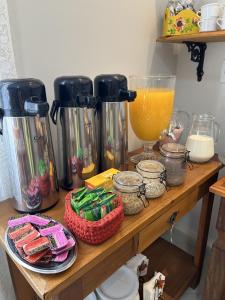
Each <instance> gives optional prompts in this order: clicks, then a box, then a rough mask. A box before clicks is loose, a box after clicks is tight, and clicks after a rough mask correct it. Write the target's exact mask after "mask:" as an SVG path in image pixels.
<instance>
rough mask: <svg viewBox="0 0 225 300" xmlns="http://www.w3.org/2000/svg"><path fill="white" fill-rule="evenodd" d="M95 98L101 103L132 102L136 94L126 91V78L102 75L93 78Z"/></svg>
mask: <svg viewBox="0 0 225 300" xmlns="http://www.w3.org/2000/svg"><path fill="white" fill-rule="evenodd" d="M94 87H95V96H96V97H97V99H99V101H101V102H123V101H129V102H131V101H134V100H135V98H136V96H137V93H136V92H135V91H129V90H128V89H127V78H126V77H125V76H124V75H120V74H103V75H99V76H97V77H95V80H94Z"/></svg>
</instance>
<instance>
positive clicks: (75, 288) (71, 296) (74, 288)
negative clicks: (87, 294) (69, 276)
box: [52, 279, 84, 300]
mask: <svg viewBox="0 0 225 300" xmlns="http://www.w3.org/2000/svg"><path fill="white" fill-rule="evenodd" d="M75 299H76V300H83V299H84V297H83V289H82V280H81V279H79V280H77V281H76V282H74V283H73V284H72V285H70V286H68V287H67V288H66V289H65V290H63V291H62V292H60V293H59V294H58V295H57V296H55V297H53V298H52V300H75Z"/></svg>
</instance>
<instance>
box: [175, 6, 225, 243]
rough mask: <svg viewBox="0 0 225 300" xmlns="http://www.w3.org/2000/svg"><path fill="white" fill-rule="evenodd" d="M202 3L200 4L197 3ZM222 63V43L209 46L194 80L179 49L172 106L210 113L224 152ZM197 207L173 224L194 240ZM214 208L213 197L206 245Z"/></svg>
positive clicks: (185, 55)
mask: <svg viewBox="0 0 225 300" xmlns="http://www.w3.org/2000/svg"><path fill="white" fill-rule="evenodd" d="M205 2H206V1H202V2H201V3H205ZM207 2H210V1H207ZM211 2H212V1H211ZM220 2H224V1H220ZM224 60H225V44H224V43H213V44H210V43H209V44H208V48H207V50H206V57H205V65H204V72H205V75H204V77H203V80H202V82H197V80H196V67H197V64H195V63H193V62H191V61H190V53H188V51H187V48H186V46H182V51H181V53H180V55H179V58H178V65H177V85H176V106H177V107H179V108H180V109H183V110H186V111H188V112H189V113H193V112H196V113H208V112H210V113H212V114H213V115H214V116H215V117H216V120H217V121H218V122H219V123H220V126H221V136H220V139H219V142H218V145H217V146H216V150H217V151H218V152H225V117H224V112H225V84H221V83H220V72H221V66H222V63H223V61H224ZM221 175H222V172H221V174H220V176H221ZM200 207H201V203H199V205H198V206H197V207H196V208H195V209H194V210H193V211H192V212H191V213H190V214H189V215H188V216H187V217H186V218H184V219H182V220H181V221H180V222H179V224H177V225H176V226H177V228H178V229H180V230H182V231H183V232H185V233H188V234H189V235H191V236H193V237H195V236H196V233H197V226H198V223H197V222H198V216H199V212H200ZM218 207H219V199H218V198H216V201H215V203H214V209H213V216H212V222H211V226H210V235H209V242H208V244H209V245H211V244H212V242H213V241H214V240H215V239H216V230H215V225H216V219H217V214H218Z"/></svg>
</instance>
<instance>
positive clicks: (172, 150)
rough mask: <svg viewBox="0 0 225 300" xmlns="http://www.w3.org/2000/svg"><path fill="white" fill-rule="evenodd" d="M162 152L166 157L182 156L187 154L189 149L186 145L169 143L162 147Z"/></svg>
mask: <svg viewBox="0 0 225 300" xmlns="http://www.w3.org/2000/svg"><path fill="white" fill-rule="evenodd" d="M160 153H161V154H162V155H163V156H166V157H171V158H182V157H185V156H186V153H187V150H186V148H185V146H184V145H181V144H176V143H167V144H164V145H162V146H161V147H160Z"/></svg>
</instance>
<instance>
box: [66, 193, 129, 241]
mask: <svg viewBox="0 0 225 300" xmlns="http://www.w3.org/2000/svg"><path fill="white" fill-rule="evenodd" d="M117 200H118V206H117V207H116V208H115V209H114V210H113V211H111V212H110V213H109V214H107V215H106V216H105V217H104V218H102V219H101V220H99V221H93V222H92V221H88V220H85V219H83V218H81V217H80V216H78V215H77V214H76V213H75V212H74V211H73V209H72V207H71V192H70V193H68V194H67V195H66V197H65V215H64V220H65V223H66V225H67V226H68V228H69V229H70V230H71V231H72V232H73V234H74V235H75V236H76V237H78V238H79V239H81V240H82V241H84V242H86V243H88V244H92V245H97V244H101V243H103V242H104V241H106V240H107V239H109V238H110V237H111V236H112V235H114V234H115V233H116V232H117V230H118V229H119V227H120V224H121V223H122V221H123V219H124V212H123V204H122V200H121V197H120V196H118V198H117Z"/></svg>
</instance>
